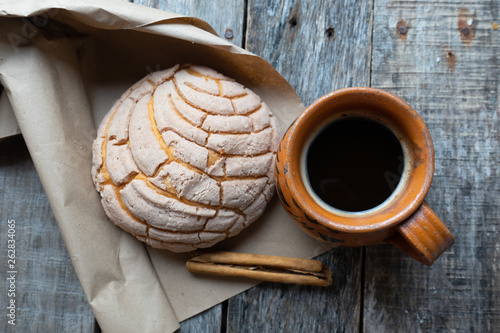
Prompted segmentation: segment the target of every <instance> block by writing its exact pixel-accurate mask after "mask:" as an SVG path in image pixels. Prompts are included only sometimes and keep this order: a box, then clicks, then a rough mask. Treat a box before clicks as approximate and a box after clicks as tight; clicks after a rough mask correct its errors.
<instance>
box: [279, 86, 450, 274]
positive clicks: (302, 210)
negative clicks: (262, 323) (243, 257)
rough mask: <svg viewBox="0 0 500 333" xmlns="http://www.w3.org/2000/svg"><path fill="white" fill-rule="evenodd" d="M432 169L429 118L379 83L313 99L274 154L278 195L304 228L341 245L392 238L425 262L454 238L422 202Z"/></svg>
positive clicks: (379, 241) (436, 256) (378, 242)
mask: <svg viewBox="0 0 500 333" xmlns="http://www.w3.org/2000/svg"><path fill="white" fill-rule="evenodd" d="M433 172H434V148H433V145H432V139H431V136H430V133H429V131H428V129H427V127H426V126H425V124H424V122H423V120H422V119H421V118H420V116H419V115H418V114H417V112H416V111H415V110H414V109H413V108H412V107H411V106H409V105H408V104H407V103H406V102H404V101H403V100H401V99H400V98H398V97H396V96H394V95H392V94H390V93H388V92H385V91H382V90H378V89H373V88H347V89H342V90H338V91H335V92H332V93H330V94H328V95H326V96H323V97H322V98H320V99H319V100H317V101H316V102H314V103H313V104H312V105H311V106H309V107H308V108H307V109H306V110H305V111H304V112H303V113H302V114H301V115H300V116H299V117H298V118H297V119H296V120H295V122H294V123H293V124H292V125H291V126H290V128H289V129H288V131H287V132H286V133H285V135H284V137H283V139H282V141H281V144H280V146H279V150H278V153H277V157H276V187H277V192H278V195H279V197H280V200H281V202H282V204H283V207H284V208H285V209H286V210H287V212H288V213H289V214H290V215H291V216H292V217H293V218H294V220H295V221H296V222H298V224H299V225H300V227H301V228H302V229H303V230H304V231H305V232H307V233H308V234H310V235H312V236H314V237H315V238H317V239H319V240H322V241H325V242H328V243H331V244H334V245H338V246H365V245H374V244H382V243H390V244H393V245H394V246H396V247H397V248H399V249H400V250H401V251H403V252H404V253H406V254H408V255H410V256H411V257H413V258H415V259H416V260H418V261H420V262H422V263H424V264H426V265H432V263H433V262H434V261H435V260H436V259H437V258H438V257H439V256H440V255H441V254H442V253H443V252H444V251H445V250H446V249H448V248H449V247H450V246H452V245H453V243H454V240H453V236H452V235H451V233H450V231H449V230H448V228H447V227H446V226H445V225H444V223H443V222H442V221H441V220H440V219H439V218H438V217H437V216H436V214H435V213H434V212H433V211H432V210H431V209H430V208H429V206H428V205H427V203H425V202H424V199H425V197H426V195H427V192H428V190H429V187H430V185H431V181H432V176H433ZM384 182H385V185H384Z"/></svg>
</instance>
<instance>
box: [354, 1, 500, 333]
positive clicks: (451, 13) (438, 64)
mask: <svg viewBox="0 0 500 333" xmlns="http://www.w3.org/2000/svg"><path fill="white" fill-rule="evenodd" d="M499 10H500V6H499V4H498V2H494V1H493V2H491V1H446V2H434V1H392V0H384V1H377V6H376V7H375V12H374V33H373V39H374V40H373V45H374V46H373V60H372V64H373V71H372V86H374V87H378V88H383V89H386V90H389V91H391V92H393V93H395V94H397V95H399V96H401V97H403V98H404V99H405V100H406V101H407V102H409V103H410V104H411V105H412V106H413V107H414V108H415V109H416V110H417V111H418V112H419V113H420V115H421V116H422V118H423V119H424V121H426V123H427V125H428V127H429V130H430V132H431V135H432V137H433V139H434V145H435V154H436V169H435V176H434V182H433V185H432V187H431V191H430V193H429V195H428V197H427V202H428V203H429V205H430V206H431V207H432V208H433V209H434V210H435V212H436V213H437V215H438V216H440V217H441V219H442V220H443V221H445V223H447V225H448V226H449V228H450V230H451V231H452V233H453V234H454V236H455V246H454V247H452V248H451V249H450V250H449V251H447V252H446V253H445V254H444V255H443V256H442V257H441V258H440V259H438V261H437V262H436V263H435V264H434V266H432V267H430V268H429V267H424V266H423V265H421V264H419V263H417V262H415V261H413V260H412V259H409V258H408V257H406V256H405V255H403V254H401V253H399V252H398V251H397V250H395V249H393V248H391V247H389V246H387V247H376V248H370V249H368V250H367V257H366V285H365V296H366V298H365V303H364V304H365V306H364V323H363V326H364V328H365V330H366V331H367V332H382V331H383V332H442V331H452V332H498V331H500V302H499V301H498V300H499V299H500V274H499V264H498V263H499V262H500V248H499V243H498V239H500V209H499V198H500V182H499V175H498V166H499V153H500V147H499V142H500V137H499V129H500V128H499V120H498V117H499V110H500V108H499V101H498V92H499V85H500V81H499V78H500V75H499V74H500V68H499V66H498V56H499V54H500V34H499V31H498V30H495V29H494V25H493V24H492V23H494V22H495V21H496V22H498V19H499Z"/></svg>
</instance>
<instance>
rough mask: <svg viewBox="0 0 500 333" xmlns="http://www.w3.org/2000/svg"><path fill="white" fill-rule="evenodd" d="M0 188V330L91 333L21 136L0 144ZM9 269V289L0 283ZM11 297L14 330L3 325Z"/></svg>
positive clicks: (89, 316)
mask: <svg viewBox="0 0 500 333" xmlns="http://www.w3.org/2000/svg"><path fill="white" fill-rule="evenodd" d="M0 187H1V188H2V190H1V191H0V218H1V223H0V253H1V255H0V258H1V264H0V280H1V281H2V283H0V301H1V320H0V331H1V332H93V331H94V329H95V319H94V316H93V314H92V311H91V310H90V306H89V305H88V303H87V300H86V298H85V295H84V294H83V290H82V287H81V285H80V282H79V281H78V277H77V276H76V273H75V270H74V268H73V265H72V264H71V260H70V259H69V256H68V253H67V251H66V247H65V245H64V241H63V239H62V237H61V233H60V231H59V228H58V226H57V223H56V221H55V219H54V215H53V214H52V211H51V209H50V206H49V203H48V201H47V197H46V196H45V193H44V191H43V188H42V184H41V183H40V179H39V178H38V176H37V173H36V170H35V167H34V165H33V162H32V161H31V158H30V156H29V153H28V149H27V148H26V145H25V144H24V141H23V138H22V136H15V137H11V138H7V139H4V140H2V141H0ZM9 220H15V228H14V230H15V233H14V235H15V236H14V240H15V249H14V250H15V256H16V258H15V262H14V263H12V262H8V259H9V257H8V252H7V249H8V240H9V239H11V238H8V235H9V232H8V230H9V223H8V222H9ZM11 234H12V233H11ZM11 243H12V242H11ZM10 264H13V265H14V266H13V267H9V266H10ZM10 271H15V272H16V273H13V275H15V281H14V280H13V282H15V283H14V288H12V287H11V284H10V282H9V283H5V282H4V281H6V279H7V278H8V277H10V276H11V275H12V274H11V273H8V272H10ZM8 290H14V293H15V295H12V296H13V297H10V296H9V295H8ZM11 299H14V300H15V303H14V304H15V306H16V313H15V315H16V317H15V319H16V320H15V326H13V325H11V324H9V323H8V321H7V320H10V318H8V317H7V314H8V313H9V312H7V306H9V304H7V303H8V302H9V301H10V300H11Z"/></svg>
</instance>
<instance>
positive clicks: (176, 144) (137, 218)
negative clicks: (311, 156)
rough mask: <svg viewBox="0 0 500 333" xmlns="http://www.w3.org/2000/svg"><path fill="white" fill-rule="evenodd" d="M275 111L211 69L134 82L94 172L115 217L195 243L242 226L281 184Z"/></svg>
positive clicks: (151, 236)
mask: <svg viewBox="0 0 500 333" xmlns="http://www.w3.org/2000/svg"><path fill="white" fill-rule="evenodd" d="M279 137H280V135H279V130H278V126H277V121H276V118H275V117H274V116H273V115H272V113H271V112H270V110H269V108H268V107H267V105H266V104H265V103H263V102H262V101H261V99H260V98H259V97H258V96H257V95H256V94H255V93H253V92H252V91H251V90H249V89H247V88H245V87H244V86H242V85H241V84H239V83H237V82H235V81H234V80H233V79H230V78H228V77H226V76H224V75H222V74H220V73H218V72H216V71H214V70H212V69H210V68H207V67H201V66H194V65H190V66H179V65H177V66H174V67H172V68H170V69H167V70H163V71H158V72H154V73H152V74H150V75H148V76H146V77H145V78H143V79H142V80H140V81H139V82H137V83H136V84H134V85H133V86H132V87H131V88H130V89H128V90H127V91H126V92H125V93H124V94H123V95H122V96H121V98H120V99H119V100H118V101H117V102H116V103H115V104H114V106H113V107H112V108H111V110H110V111H109V112H108V114H107V115H106V116H105V118H104V119H103V121H102V123H101V125H100V127H99V129H98V135H97V138H96V140H95V141H94V145H93V163H92V164H93V165H92V177H93V181H94V184H95V187H96V189H97V190H98V191H99V193H100V194H101V197H102V200H101V201H102V205H103V207H104V210H105V212H106V214H107V216H108V217H109V219H110V220H111V221H113V223H115V224H116V225H117V226H119V227H121V228H122V229H123V230H125V231H127V232H129V233H131V234H133V235H134V236H135V237H137V239H139V240H141V241H143V242H145V243H147V244H149V245H151V246H152V247H155V248H162V249H168V250H171V251H174V252H187V251H191V250H194V249H196V248H206V247H210V246H212V245H214V244H216V243H217V242H220V241H222V240H224V239H226V238H228V237H231V236H234V235H236V234H238V233H239V232H240V231H241V230H242V229H243V228H245V227H247V226H248V225H249V224H251V223H252V222H253V221H255V220H256V219H257V218H258V217H259V216H260V215H261V214H262V212H263V211H264V209H265V207H266V205H267V203H268V202H269V200H270V199H271V197H272V195H273V193H274V171H273V170H274V157H275V152H276V149H277V147H278V144H279Z"/></svg>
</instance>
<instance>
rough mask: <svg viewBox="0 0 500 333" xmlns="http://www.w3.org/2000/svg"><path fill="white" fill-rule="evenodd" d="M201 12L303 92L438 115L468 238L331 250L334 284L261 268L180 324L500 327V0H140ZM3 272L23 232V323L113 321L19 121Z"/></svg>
mask: <svg viewBox="0 0 500 333" xmlns="http://www.w3.org/2000/svg"><path fill="white" fill-rule="evenodd" d="M134 2H136V3H140V4H142V5H146V6H151V7H155V8H160V9H164V10H169V11H173V12H178V13H181V14H186V15H191V16H195V17H198V18H201V19H203V20H205V21H207V22H208V23H210V24H211V25H212V26H213V27H214V28H215V30H216V31H218V33H219V34H220V35H221V36H222V37H225V38H227V39H228V40H230V41H231V42H233V43H234V44H236V45H239V46H243V47H244V48H246V49H247V50H249V51H251V52H253V53H255V54H257V55H259V56H261V57H263V58H264V59H266V60H267V61H268V62H270V63H271V64H272V65H273V66H274V67H275V68H276V69H277V70H278V71H279V72H280V73H281V74H282V75H283V76H284V77H285V78H286V79H287V80H288V81H289V82H290V83H291V85H292V86H293V87H294V88H295V89H296V91H297V93H298V95H299V96H300V98H301V99H302V100H303V102H304V104H305V105H309V104H310V103H311V102H313V101H314V100H315V99H317V98H318V97H320V96H322V95H324V94H326V93H328V92H330V91H333V90H335V89H339V88H343V87H350V86H371V87H376V88H381V89H385V90H387V91H390V92H392V93H395V94H396V95H399V96H400V97H402V98H403V99H405V100H406V101H407V102H408V103H409V104H411V105H412V106H413V107H414V108H415V109H416V110H417V111H418V112H419V114H420V115H421V116H422V118H423V119H424V121H425V122H426V123H427V125H428V127H429V130H430V132H431V135H432V137H433V139H434V145H435V155H436V169H435V175H434V182H433V185H432V187H431V190H430V193H429V195H428V197H427V202H428V203H429V205H430V206H431V207H432V208H433V209H434V210H435V212H436V213H437V214H438V215H439V216H440V217H441V219H442V220H443V221H445V223H446V224H447V225H448V227H449V228H450V230H451V231H452V233H453V234H454V236H455V241H456V244H455V246H453V247H452V248H451V249H450V250H448V251H447V252H446V253H444V254H443V255H442V256H441V258H440V259H439V260H438V261H437V262H436V263H435V264H434V265H433V266H432V267H426V266H423V265H421V264H419V263H417V262H415V261H414V260H412V259H410V258H409V257H407V256H405V255H403V254H402V253H400V252H398V251H397V250H396V249H394V248H393V247H391V246H385V245H384V246H374V247H366V248H337V249H333V250H331V251H329V252H328V253H326V254H324V255H322V256H320V257H319V259H320V260H322V261H323V262H324V263H325V264H327V265H328V266H330V268H331V269H332V270H333V275H334V283H333V285H332V286H331V287H329V288H314V287H302V286H295V285H293V286H289V285H280V284H272V283H262V284H260V285H258V286H257V287H255V288H252V289H251V290H249V291H247V292H245V293H242V294H240V295H238V296H235V297H233V298H231V299H230V300H228V301H226V302H224V303H222V304H220V305H217V306H215V307H214V308H212V309H210V310H208V311H206V312H204V313H202V314H200V315H197V316H195V317H194V318H191V319H189V320H187V321H185V322H183V323H181V330H180V331H181V332H219V331H220V332H226V331H227V332H334V331H335V332H337V331H338V332H344V331H348V332H358V331H365V332H500V269H499V266H500V242H499V240H500V208H499V206H500V177H499V174H498V171H499V154H500V147H499V146H500V144H499V142H500V135H499V116H500V104H499V103H500V102H499V97H498V93H499V88H500V75H499V74H500V65H499V62H500V60H499V56H500V29H499V28H498V24H500V17H499V14H500V5H499V3H498V2H495V1H486V0H475V1H472V0H469V1H458V0H450V1H446V2H442V3H440V2H435V1H422V0H419V1H417V0H409V1H395V0H394V1H389V0H377V1H373V0H358V1H354V0H337V1H327V0H314V1H300V0H295V1H294V0H283V1H262V0H239V1H222V0H212V1H203V0H198V1H189V2H188V1H178V0H177V1H174V0H172V1H170V0H151V1H134ZM0 184H1V186H2V189H3V190H2V191H1V192H0V217H1V222H2V223H0V231H1V232H0V235H1V237H0V249H1V253H2V254H1V257H0V258H1V265H0V280H2V281H5V280H6V274H7V273H6V272H7V267H6V265H7V251H6V250H7V235H8V221H9V220H12V219H13V220H15V224H16V226H15V227H16V239H17V249H18V250H17V258H18V259H17V263H16V264H17V271H18V272H19V273H18V279H17V285H16V287H17V290H16V292H17V296H16V298H17V300H18V308H17V325H16V326H15V327H12V326H11V325H8V324H7V321H6V316H5V314H4V313H6V306H7V304H6V303H5V302H6V299H7V296H6V295H7V291H8V290H7V289H8V283H6V282H2V283H0V295H1V296H0V304H1V306H0V308H1V309H2V310H1V311H0V312H1V313H2V316H1V318H2V319H1V321H0V322H1V325H0V331H5V332H14V331H16V332H35V331H38V332H99V331H100V329H99V327H98V324H97V323H96V322H95V319H94V317H93V315H92V312H91V310H90V308H89V306H88V304H87V302H86V299H85V296H84V294H83V291H82V289H81V286H80V284H79V282H78V279H77V276H76V274H75V272H74V269H73V266H72V264H71V261H70V259H69V257H68V254H67V252H66V250H65V246H64V241H63V240H62V238H61V235H60V232H59V230H58V228H57V225H56V222H55V220H54V217H53V215H52V212H51V210H50V207H49V204H48V201H47V199H46V197H45V195H44V192H43V189H42V187H41V185H40V181H39V179H38V177H37V173H36V170H35V168H34V166H33V163H32V161H31V159H30V156H29V153H28V152H27V149H26V146H25V145H24V142H23V140H22V137H21V136H17V137H13V138H9V139H6V140H3V141H2V142H0Z"/></svg>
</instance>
